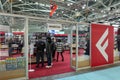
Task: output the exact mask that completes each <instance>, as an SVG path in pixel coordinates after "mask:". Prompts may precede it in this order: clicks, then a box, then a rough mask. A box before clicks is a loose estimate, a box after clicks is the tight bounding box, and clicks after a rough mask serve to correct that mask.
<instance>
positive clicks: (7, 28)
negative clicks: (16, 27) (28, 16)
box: [0, 25, 10, 32]
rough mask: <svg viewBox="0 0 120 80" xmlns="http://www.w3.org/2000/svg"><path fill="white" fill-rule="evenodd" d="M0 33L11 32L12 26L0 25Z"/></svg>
mask: <svg viewBox="0 0 120 80" xmlns="http://www.w3.org/2000/svg"><path fill="white" fill-rule="evenodd" d="M0 31H4V32H10V26H6V25H0Z"/></svg>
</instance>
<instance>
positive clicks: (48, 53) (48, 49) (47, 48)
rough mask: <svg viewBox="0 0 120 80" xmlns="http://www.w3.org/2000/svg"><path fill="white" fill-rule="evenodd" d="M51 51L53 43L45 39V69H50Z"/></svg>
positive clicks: (49, 39) (48, 38)
mask: <svg viewBox="0 0 120 80" xmlns="http://www.w3.org/2000/svg"><path fill="white" fill-rule="evenodd" d="M52 50H53V42H52V40H51V38H50V37H47V39H46V55H47V64H48V65H47V66H46V68H50V67H52V52H53V51H52Z"/></svg>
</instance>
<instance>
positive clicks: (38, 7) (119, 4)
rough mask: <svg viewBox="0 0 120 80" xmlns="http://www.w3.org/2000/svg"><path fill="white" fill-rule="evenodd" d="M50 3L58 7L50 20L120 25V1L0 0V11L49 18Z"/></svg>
mask: <svg viewBox="0 0 120 80" xmlns="http://www.w3.org/2000/svg"><path fill="white" fill-rule="evenodd" d="M10 1H11V2H10ZM51 1H52V2H51ZM51 3H55V4H57V5H58V9H57V10H56V12H55V13H54V15H53V16H52V17H51V18H52V19H60V20H70V21H78V22H80V21H84V22H104V21H110V22H111V23H116V24H117V23H118V24H120V0H0V11H1V12H5V13H13V14H22V15H30V16H38V17H44V18H49V12H50V6H51ZM5 20H7V19H5V18H3V19H2V20H1V21H3V22H4V21H5ZM5 22H8V21H5Z"/></svg>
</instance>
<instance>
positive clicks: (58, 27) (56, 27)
mask: <svg viewBox="0 0 120 80" xmlns="http://www.w3.org/2000/svg"><path fill="white" fill-rule="evenodd" d="M47 25H48V30H62V25H61V24H51V23H48V24H47Z"/></svg>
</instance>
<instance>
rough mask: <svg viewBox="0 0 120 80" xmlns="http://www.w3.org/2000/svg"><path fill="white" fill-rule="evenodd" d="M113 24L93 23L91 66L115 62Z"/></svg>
mask: <svg viewBox="0 0 120 80" xmlns="http://www.w3.org/2000/svg"><path fill="white" fill-rule="evenodd" d="M113 34H114V31H113V27H112V26H108V25H101V24H91V67H95V66H100V65H105V64H110V63H113V50H114V36H113Z"/></svg>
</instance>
